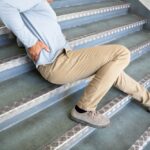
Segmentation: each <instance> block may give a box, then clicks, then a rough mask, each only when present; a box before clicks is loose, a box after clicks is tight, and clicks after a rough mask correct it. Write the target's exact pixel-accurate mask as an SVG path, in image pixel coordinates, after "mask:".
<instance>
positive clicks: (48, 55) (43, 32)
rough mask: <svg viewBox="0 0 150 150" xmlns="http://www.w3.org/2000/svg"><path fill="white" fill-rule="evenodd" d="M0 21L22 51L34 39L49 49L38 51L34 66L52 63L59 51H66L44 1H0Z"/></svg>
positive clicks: (48, 6)
mask: <svg viewBox="0 0 150 150" xmlns="http://www.w3.org/2000/svg"><path fill="white" fill-rule="evenodd" d="M0 18H1V20H2V21H3V22H4V24H5V25H6V26H7V27H8V28H9V29H10V30H11V31H12V32H13V33H14V34H15V35H16V36H17V37H18V38H19V39H20V41H21V42H22V43H23V44H24V45H25V47H26V49H28V48H29V47H32V46H33V45H34V44H35V43H36V42H37V40H41V41H43V42H44V43H45V44H46V45H47V46H48V47H49V48H50V52H47V51H45V50H44V49H43V50H41V53H40V55H39V59H38V60H37V61H36V62H34V63H35V64H36V67H38V66H39V65H44V64H50V63H52V62H53V61H54V60H55V59H56V57H57V56H58V55H59V54H60V53H61V52H62V49H63V48H65V49H66V50H69V49H70V47H69V44H68V42H67V41H66V39H65V37H64V35H63V33H62V31H61V28H60V25H59V24H58V22H57V17H56V14H55V12H54V11H53V9H52V8H51V6H50V5H49V4H48V3H47V1H45V0H0Z"/></svg>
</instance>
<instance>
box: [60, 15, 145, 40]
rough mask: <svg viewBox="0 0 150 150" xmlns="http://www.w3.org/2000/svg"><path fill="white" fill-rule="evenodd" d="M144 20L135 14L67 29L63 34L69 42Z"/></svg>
mask: <svg viewBox="0 0 150 150" xmlns="http://www.w3.org/2000/svg"><path fill="white" fill-rule="evenodd" d="M142 19H143V18H141V17H139V16H136V15H134V14H128V15H123V16H119V17H115V18H111V19H106V20H103V21H102V20H101V21H97V22H93V23H90V24H86V25H81V26H79V27H75V28H71V29H65V30H63V33H64V34H65V36H66V39H67V40H75V39H79V38H82V37H85V36H88V35H93V34H96V33H99V32H104V31H107V30H111V29H113V28H117V27H121V26H123V25H127V24H131V23H134V22H137V21H140V20H142Z"/></svg>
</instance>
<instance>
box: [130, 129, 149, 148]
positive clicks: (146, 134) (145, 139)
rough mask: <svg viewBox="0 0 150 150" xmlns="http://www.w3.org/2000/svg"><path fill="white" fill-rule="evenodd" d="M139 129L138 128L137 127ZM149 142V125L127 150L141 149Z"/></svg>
mask: <svg viewBox="0 0 150 150" xmlns="http://www.w3.org/2000/svg"><path fill="white" fill-rule="evenodd" d="M138 130H139V129H138ZM149 142H150V127H148V129H147V130H146V131H145V132H144V133H143V134H142V135H141V136H140V138H138V139H137V140H136V142H135V143H134V144H133V145H132V146H131V147H130V148H129V150H142V149H144V147H146V146H148V143H149Z"/></svg>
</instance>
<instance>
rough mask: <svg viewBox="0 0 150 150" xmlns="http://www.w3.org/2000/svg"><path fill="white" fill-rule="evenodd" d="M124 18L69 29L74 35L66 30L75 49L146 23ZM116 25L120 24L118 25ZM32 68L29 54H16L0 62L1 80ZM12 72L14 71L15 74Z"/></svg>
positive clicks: (131, 16)
mask: <svg viewBox="0 0 150 150" xmlns="http://www.w3.org/2000/svg"><path fill="white" fill-rule="evenodd" d="M122 18H123V19H124V20H126V21H125V22H124V21H121V18H120V17H119V18H118V19H117V20H116V21H118V22H119V20H120V22H122V23H120V24H119V23H116V22H114V21H113V20H112V19H109V20H107V21H106V20H105V21H102V22H101V25H100V26H101V27H100V28H96V30H95V25H94V24H89V25H87V26H84V27H85V28H86V30H84V28H83V27H82V28H81V29H79V28H78V27H77V28H76V30H75V28H73V29H72V30H69V31H70V32H72V35H71V34H70V33H69V31H67V30H65V31H64V32H65V35H66V36H67V39H68V40H69V41H70V45H71V46H72V47H74V49H79V48H83V47H89V46H94V45H100V44H104V43H108V42H110V41H113V40H116V39H118V38H121V37H123V36H125V35H128V34H131V33H134V32H136V31H139V30H141V28H142V25H143V24H144V23H145V20H141V18H139V17H138V16H135V15H127V16H124V17H122ZM132 19H133V20H134V21H133V20H132ZM113 22H114V24H112V28H111V25H107V24H108V23H113ZM131 22H132V23H131ZM128 23H129V24H128ZM95 24H97V23H95ZM121 24H122V25H121ZM116 25H118V26H117V27H116ZM119 25H120V26H119ZM105 26H109V29H108V30H107V29H106V28H105ZM102 28H103V29H102ZM89 30H91V31H93V33H92V32H90V33H89ZM102 30H103V31H102ZM105 30H106V31H105ZM91 34H92V35H91ZM83 35H84V37H83ZM69 38H70V39H69ZM77 38H80V39H77ZM18 50H19V49H18ZM23 66H24V67H23ZM30 69H33V63H31V61H30V60H29V59H28V58H27V56H18V57H17V56H15V58H13V57H12V58H9V59H7V60H2V61H1V63H0V72H1V76H3V77H1V76H0V81H2V79H3V80H7V79H8V78H11V77H14V76H16V75H18V74H22V73H24V72H27V71H29V70H30ZM16 70H17V71H16ZM11 72H13V74H12V73H11Z"/></svg>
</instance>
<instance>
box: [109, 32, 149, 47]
mask: <svg viewBox="0 0 150 150" xmlns="http://www.w3.org/2000/svg"><path fill="white" fill-rule="evenodd" d="M149 39H150V32H149V31H147V30H141V31H138V32H135V33H133V34H130V35H127V36H125V37H122V38H120V39H118V40H115V41H113V42H110V43H109V44H121V45H124V46H126V47H128V48H131V47H134V46H137V45H140V44H142V43H144V42H145V41H149Z"/></svg>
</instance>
